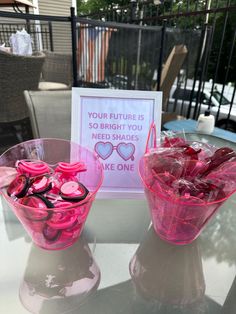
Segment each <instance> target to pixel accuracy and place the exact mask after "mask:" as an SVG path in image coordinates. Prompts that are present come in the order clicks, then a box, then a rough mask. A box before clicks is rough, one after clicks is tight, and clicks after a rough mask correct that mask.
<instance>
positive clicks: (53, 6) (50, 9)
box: [38, 0, 72, 53]
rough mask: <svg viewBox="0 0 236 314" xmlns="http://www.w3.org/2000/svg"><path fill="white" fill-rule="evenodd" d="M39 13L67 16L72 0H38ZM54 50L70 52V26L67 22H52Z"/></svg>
mask: <svg viewBox="0 0 236 314" xmlns="http://www.w3.org/2000/svg"><path fill="white" fill-rule="evenodd" d="M38 3H39V14H40V15H54V16H69V15H70V7H71V5H72V0H59V1H55V0H39V1H38ZM52 29H53V45H54V51H56V52H61V53H72V52H71V27H70V23H69V22H67V23H65V22H52Z"/></svg>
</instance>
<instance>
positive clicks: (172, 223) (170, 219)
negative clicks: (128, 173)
mask: <svg viewBox="0 0 236 314" xmlns="http://www.w3.org/2000/svg"><path fill="white" fill-rule="evenodd" d="M201 145H202V146H203V144H202V143H201ZM206 148H207V150H208V153H209V152H210V151H212V153H214V152H215V151H216V149H217V148H216V147H214V146H212V147H211V146H210V145H206ZM145 161H146V160H145V156H143V157H142V158H141V160H140V163H139V173H140V176H141V179H142V182H143V185H144V189H145V195H146V198H147V201H148V205H149V209H150V213H151V219H152V224H153V227H154V230H155V231H156V233H157V234H158V235H159V236H160V238H162V239H163V240H165V241H167V242H170V243H173V244H178V245H184V244H188V243H191V242H192V241H193V240H195V239H196V238H197V237H198V236H199V234H200V233H201V231H202V229H203V228H204V227H205V225H206V224H207V222H208V221H209V220H210V219H211V217H212V216H213V215H214V213H215V212H216V211H217V210H218V208H219V207H220V206H221V205H222V204H223V202H225V201H226V200H227V199H228V198H229V197H230V196H231V195H232V193H234V192H235V185H236V171H235V170H234V171H235V172H234V173H233V181H232V186H231V189H229V192H228V194H224V197H222V198H219V199H217V200H214V201H206V200H204V199H200V198H198V197H193V196H190V197H189V196H188V195H186V196H176V194H175V193H174V191H173V190H172V188H169V189H163V186H162V184H163V182H160V181H158V179H157V177H155V178H154V175H153V172H152V171H151V170H150V168H149V167H147V165H146V163H145ZM172 161H173V159H169V160H168V158H165V160H164V162H165V165H164V166H165V167H166V169H171V168H172V170H173V171H175V172H176V173H177V171H178V168H177V167H176V165H175V167H173V165H171V162H172ZM168 163H170V164H169V165H168ZM235 165H236V164H235V162H234V163H233V167H234V169H235V167H236V166H235ZM225 168H227V167H225ZM222 173H223V172H222ZM163 175H165V174H163ZM222 177H223V175H222ZM221 179H222V178H221ZM223 180H224V178H223ZM225 180H228V179H227V177H225Z"/></svg>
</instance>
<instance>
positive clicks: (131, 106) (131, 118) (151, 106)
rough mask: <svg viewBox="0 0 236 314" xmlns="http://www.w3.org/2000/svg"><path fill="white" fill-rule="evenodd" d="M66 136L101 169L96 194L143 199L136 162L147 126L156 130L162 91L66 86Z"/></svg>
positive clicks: (143, 149) (100, 196) (159, 118)
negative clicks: (69, 91)
mask: <svg viewBox="0 0 236 314" xmlns="http://www.w3.org/2000/svg"><path fill="white" fill-rule="evenodd" d="M71 112H72V115H71V117H72V118H71V140H72V141H73V142H76V143H78V144H80V145H81V146H83V147H86V148H88V149H90V150H92V151H94V152H95V154H96V155H97V156H98V158H99V159H100V160H101V162H102V165H103V169H104V181H103V184H102V186H101V188H100V189H99V191H98V194H97V197H98V198H103V199H106V198H124V199H128V198H143V197H144V192H143V185H142V182H141V179H140V177H139V171H138V164H139V160H140V159H141V157H142V156H143V154H144V152H145V146H146V140H147V135H148V131H149V128H150V125H151V123H152V122H155V124H156V127H157V134H160V131H161V113H162V92H154V91H137V90H113V89H94V88H80V87H73V88H72V110H71Z"/></svg>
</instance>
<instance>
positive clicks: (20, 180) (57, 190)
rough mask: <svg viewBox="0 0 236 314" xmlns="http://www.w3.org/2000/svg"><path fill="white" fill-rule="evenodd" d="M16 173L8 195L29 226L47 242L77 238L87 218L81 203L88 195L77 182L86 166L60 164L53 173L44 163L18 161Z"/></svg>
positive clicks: (85, 210) (83, 187) (86, 212)
mask: <svg viewBox="0 0 236 314" xmlns="http://www.w3.org/2000/svg"><path fill="white" fill-rule="evenodd" d="M16 170H17V173H18V174H17V176H16V178H15V179H14V180H13V181H12V182H11V183H10V185H9V186H8V188H7V194H8V195H9V196H10V197H11V198H12V199H13V200H14V202H16V204H19V205H16V207H17V209H18V215H20V217H21V218H23V220H24V222H26V223H27V226H28V227H30V229H31V230H32V231H33V232H35V233H41V234H42V235H43V237H44V239H46V240H47V241H57V240H59V239H60V240H62V241H64V240H66V238H67V237H75V236H77V234H78V232H79V231H80V229H81V224H82V223H83V222H84V221H85V219H86V216H87V214H88V210H87V207H88V206H87V205H86V202H85V205H84V206H83V205H82V206H80V203H81V202H82V201H83V200H85V199H86V197H87V196H89V191H88V189H87V188H86V187H85V186H84V185H83V184H82V183H81V182H79V180H78V178H77V176H78V174H79V173H80V172H82V171H86V166H85V164H84V163H83V162H75V163H65V162H59V163H58V164H57V166H56V168H55V170H53V169H52V168H50V167H49V165H48V164H47V163H45V162H43V161H39V160H37V161H32V160H19V161H17V163H16ZM77 204H78V205H77ZM82 204H84V202H83V203H82ZM21 205H25V206H27V207H24V206H21ZM40 241H42V239H40Z"/></svg>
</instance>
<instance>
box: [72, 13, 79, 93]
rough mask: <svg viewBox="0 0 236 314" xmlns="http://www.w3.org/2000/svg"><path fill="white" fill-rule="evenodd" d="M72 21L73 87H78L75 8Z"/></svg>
mask: <svg viewBox="0 0 236 314" xmlns="http://www.w3.org/2000/svg"><path fill="white" fill-rule="evenodd" d="M70 19H71V40H72V62H73V87H77V86H78V78H77V33H76V22H77V19H76V15H75V8H74V7H71V8H70Z"/></svg>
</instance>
